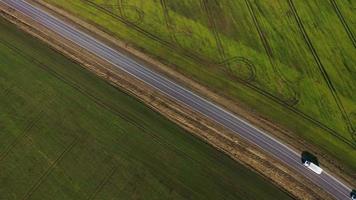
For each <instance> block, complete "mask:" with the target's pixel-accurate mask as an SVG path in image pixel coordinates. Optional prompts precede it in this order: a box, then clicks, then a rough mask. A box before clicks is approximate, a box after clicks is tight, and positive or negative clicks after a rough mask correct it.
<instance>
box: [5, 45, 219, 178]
mask: <svg viewBox="0 0 356 200" xmlns="http://www.w3.org/2000/svg"><path fill="white" fill-rule="evenodd" d="M0 42H3V41H2V40H1V39H0ZM6 44H7V45H9V46H8V47H9V48H11V49H12V50H13V51H14V52H17V53H18V55H20V56H22V57H23V58H25V59H26V60H27V61H28V62H31V63H33V64H35V66H37V67H39V68H41V69H42V70H44V71H46V72H48V73H49V74H50V75H52V76H54V77H55V78H57V79H58V80H60V81H62V82H63V83H65V84H67V85H68V86H70V87H72V88H73V89H75V90H76V91H78V92H79V93H81V94H82V95H84V96H86V97H88V98H89V99H90V100H92V101H93V102H94V103H95V104H96V105H98V106H100V107H101V108H103V109H105V110H106V111H108V112H110V113H112V114H113V115H114V116H116V117H119V118H121V119H122V120H124V121H125V122H127V123H129V124H131V125H132V126H134V127H136V128H138V129H139V130H141V131H142V132H143V133H145V134H147V135H149V136H150V137H151V138H152V139H153V141H154V142H156V143H157V144H160V145H162V146H163V147H165V148H166V149H170V150H172V151H173V152H176V153H177V154H178V155H181V156H183V157H186V158H188V159H189V160H191V161H193V162H195V163H197V164H199V165H201V166H203V164H202V163H201V162H199V161H197V160H195V159H194V158H193V157H191V156H190V155H189V154H187V153H185V152H184V151H182V150H180V149H179V147H177V146H175V145H174V144H171V143H168V142H167V141H166V140H164V139H162V137H161V136H159V135H157V134H155V133H154V131H151V130H150V129H149V127H150V126H149V125H147V126H144V125H143V124H142V123H139V122H135V119H133V118H131V117H130V116H128V115H126V114H123V113H122V112H120V111H118V110H117V109H116V108H115V106H113V105H110V104H107V103H105V102H103V101H101V100H100V99H99V98H97V97H96V96H95V95H93V94H91V93H90V92H88V91H86V90H85V89H83V88H81V87H80V86H79V85H78V84H77V83H75V82H73V81H71V80H68V79H66V78H64V77H63V76H61V75H60V74H59V73H57V72H56V71H54V70H52V69H51V68H50V67H49V66H47V65H45V64H44V63H42V62H41V61H38V60H37V59H36V58H34V57H31V56H29V55H27V54H25V53H23V52H22V51H21V50H20V49H18V48H16V47H14V46H12V45H11V44H9V43H6ZM50 48H52V47H50ZM54 50H55V49H54ZM55 51H56V50H55ZM56 52H57V51H56ZM58 53H60V52H58ZM122 92H123V91H122ZM124 93H125V94H126V95H130V94H128V93H126V92H124ZM153 112H156V111H154V110H153ZM207 169H210V171H207V172H209V173H211V172H215V173H217V174H220V172H219V171H217V170H214V169H212V168H209V167H206V168H204V170H203V171H206V170H207Z"/></svg>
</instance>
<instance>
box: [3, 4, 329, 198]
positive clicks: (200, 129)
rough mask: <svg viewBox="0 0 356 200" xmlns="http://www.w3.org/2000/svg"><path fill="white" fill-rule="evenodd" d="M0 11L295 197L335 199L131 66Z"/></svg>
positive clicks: (240, 111) (257, 121) (70, 18)
mask: <svg viewBox="0 0 356 200" xmlns="http://www.w3.org/2000/svg"><path fill="white" fill-rule="evenodd" d="M36 2H37V3H43V2H42V1H37V0H36ZM41 5H42V6H45V7H46V8H47V9H48V10H50V11H51V12H53V14H55V13H57V14H56V15H57V16H58V17H61V18H63V19H66V20H67V21H68V22H70V23H74V22H75V23H74V24H76V26H78V27H79V28H83V27H86V28H87V30H90V31H93V33H95V34H98V37H99V38H100V39H103V40H104V41H106V42H112V43H109V44H111V45H113V46H115V47H118V48H125V50H127V51H128V52H129V53H132V54H133V55H134V56H137V57H139V58H140V59H144V61H145V62H148V63H149V64H150V66H152V67H153V68H154V69H156V70H158V71H160V72H163V73H164V74H166V75H167V76H169V77H171V78H174V79H175V80H177V81H178V82H180V83H184V85H185V86H187V87H189V88H191V89H193V90H194V91H198V92H199V93H200V94H202V95H204V96H206V97H209V99H212V100H213V101H215V102H219V103H221V104H222V105H224V106H226V107H229V108H232V109H233V111H234V112H236V113H238V114H239V115H243V116H246V117H245V118H246V119H248V120H250V121H252V122H253V123H255V124H258V125H261V126H260V127H263V128H264V127H265V126H266V128H265V129H266V130H267V131H275V129H276V130H279V128H278V127H277V126H275V125H273V124H270V123H269V122H268V121H263V120H262V119H260V118H255V117H254V115H251V114H249V112H248V111H245V110H243V109H242V108H240V107H239V106H237V105H236V104H235V103H232V102H231V101H229V100H227V99H225V98H223V97H219V96H217V95H215V94H214V93H213V92H211V91H209V90H208V89H207V88H205V87H203V86H200V85H198V84H197V83H195V82H193V81H191V80H189V79H187V78H185V77H184V76H182V75H180V74H177V73H176V72H174V71H173V70H170V69H169V68H168V67H166V66H164V65H163V64H161V63H159V62H158V61H156V60H154V59H152V58H150V57H148V56H146V55H145V54H143V53H141V52H139V51H137V50H135V49H134V48H133V47H131V46H128V45H127V44H125V43H124V42H121V41H117V40H114V39H112V38H111V37H110V36H109V35H107V34H105V33H103V32H101V31H100V30H98V29H96V28H95V27H94V26H91V25H89V24H87V23H86V22H84V21H81V20H78V19H76V18H75V17H73V16H71V15H70V14H68V13H65V12H63V11H62V10H58V9H56V8H55V7H52V6H51V5H48V4H45V3H43V4H41ZM0 14H1V16H3V17H5V18H6V19H8V20H9V21H11V22H12V23H14V24H16V25H17V26H19V27H20V28H21V29H23V30H25V31H27V32H28V33H30V34H31V35H33V36H35V37H37V38H39V39H41V40H43V41H45V42H46V43H48V44H49V45H50V46H51V47H52V48H53V49H55V50H56V51H58V52H59V53H61V54H63V55H65V56H67V57H69V58H71V59H72V60H73V61H75V62H77V63H79V64H81V66H83V67H85V68H86V69H88V70H90V71H92V72H93V73H95V74H96V75H98V76H99V77H100V78H102V79H105V80H106V81H107V82H109V83H110V84H112V85H113V86H116V87H118V88H120V89H121V90H123V91H125V92H127V93H128V94H130V95H133V96H135V97H136V98H138V99H139V100H140V101H142V102H143V103H145V104H146V105H147V106H149V107H150V108H152V109H153V110H155V111H157V112H159V113H161V114H162V115H164V116H166V117H167V118H168V119H170V120H171V121H173V122H175V123H177V124H178V125H180V126H181V127H183V128H184V129H186V130H188V131H189V132H190V133H192V134H194V135H195V136H197V137H199V138H201V139H203V140H204V141H206V142H207V143H209V144H210V145H212V146H214V147H216V148H217V149H218V150H220V151H222V152H224V153H226V154H227V155H229V156H230V157H231V158H233V159H234V160H236V161H238V162H240V163H242V164H243V165H245V166H247V167H249V168H250V169H252V170H254V171H256V172H257V173H259V174H261V175H262V176H264V177H265V178H266V179H269V180H270V181H271V182H272V183H274V184H276V185H277V186H279V187H280V188H281V189H283V190H285V191H287V192H289V193H290V194H291V195H293V196H294V197H295V198H297V199H332V198H331V197H330V196H329V195H328V194H327V193H325V192H324V191H323V190H321V189H320V188H318V187H316V186H315V185H314V184H313V183H311V182H310V181H309V180H307V179H306V178H304V177H303V176H301V175H299V174H298V173H296V172H295V171H294V170H293V169H290V168H289V167H287V166H285V165H284V164H282V163H281V162H279V161H278V160H276V159H274V158H272V157H270V156H269V155H267V154H266V153H264V152H263V151H261V150H260V149H259V148H257V147H256V146H254V145H251V144H250V143H248V142H247V141H244V140H243V139H241V138H239V137H238V136H237V135H236V134H234V133H232V132H231V131H229V130H227V129H226V128H224V127H222V126H220V125H219V124H217V123H214V122H213V121H211V120H210V119H208V118H206V117H205V116H203V115H201V114H199V113H195V112H193V111H192V110H190V109H188V108H186V107H185V106H183V105H181V104H180V103H178V102H175V101H173V100H172V99H170V98H168V97H166V96H165V95H163V94H161V93H159V92H157V91H156V90H155V89H153V88H151V87H150V86H148V85H147V84H145V83H143V82H141V81H140V80H137V79H136V78H134V77H132V76H130V75H128V74H126V73H125V72H122V71H120V70H118V69H117V68H115V67H113V66H112V65H111V64H110V63H108V62H106V61H104V60H102V59H100V58H98V57H96V56H95V55H93V54H91V53H90V52H87V51H86V50H84V49H81V48H79V47H78V46H76V45H75V44H73V43H71V42H70V41H67V40H65V39H64V38H61V37H60V36H59V35H57V34H56V33H54V32H51V31H49V30H47V29H46V28H44V27H42V26H41V25H39V24H37V23H36V22H34V21H32V20H31V19H29V18H27V17H26V16H24V15H21V14H20V13H18V12H16V11H15V10H13V9H10V8H8V7H7V6H5V5H3V4H1V3H0ZM58 14H59V15H58ZM289 139H290V138H289Z"/></svg>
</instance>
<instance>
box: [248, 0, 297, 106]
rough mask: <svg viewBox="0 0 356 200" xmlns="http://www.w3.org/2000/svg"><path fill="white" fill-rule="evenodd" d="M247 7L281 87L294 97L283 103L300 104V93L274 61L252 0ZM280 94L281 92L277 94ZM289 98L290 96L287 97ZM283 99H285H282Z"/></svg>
mask: <svg viewBox="0 0 356 200" xmlns="http://www.w3.org/2000/svg"><path fill="white" fill-rule="evenodd" d="M245 3H246V6H247V8H248V11H249V13H250V16H251V18H252V21H253V23H254V26H255V28H256V30H257V32H258V35H259V38H260V41H261V42H262V45H263V47H264V49H265V52H266V54H267V57H268V60H269V63H270V64H271V66H272V68H273V71H274V72H275V73H276V74H277V75H278V78H280V79H281V80H282V82H283V83H284V84H282V85H280V86H282V87H285V88H286V89H287V90H289V91H290V92H292V94H293V95H292V96H291V97H290V99H288V98H287V99H281V100H282V101H285V102H286V104H288V105H289V106H295V105H296V104H298V102H299V96H300V95H299V94H298V92H297V91H296V90H295V89H294V88H293V87H292V86H291V84H292V83H291V82H290V81H288V80H287V78H286V77H285V76H284V75H283V74H282V72H281V71H280V70H279V69H278V67H277V66H276V63H275V61H274V55H273V50H272V48H271V46H270V44H269V42H268V39H267V38H266V36H265V34H264V31H263V30H262V28H261V25H260V22H259V21H258V17H257V16H256V14H255V11H254V9H253V6H252V4H251V1H250V0H245ZM277 93H279V92H277ZM280 95H282V96H283V95H284V94H280ZM282 96H281V97H282ZM287 96H289V95H287ZM282 98H283V97H282Z"/></svg>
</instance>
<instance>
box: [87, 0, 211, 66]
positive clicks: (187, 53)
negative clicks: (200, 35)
mask: <svg viewBox="0 0 356 200" xmlns="http://www.w3.org/2000/svg"><path fill="white" fill-rule="evenodd" d="M80 1H82V2H83V3H86V4H87V5H89V6H91V7H93V8H96V9H97V10H99V11H101V12H103V13H105V14H107V15H109V16H111V17H113V18H114V19H116V20H118V21H119V22H121V23H123V24H125V25H126V26H127V27H129V28H131V29H133V30H135V31H137V32H139V33H141V34H143V35H144V36H146V37H147V38H149V39H151V40H153V41H156V42H158V43H160V44H162V45H164V46H166V47H168V48H170V49H172V50H174V51H176V52H178V53H179V54H182V55H184V57H187V58H190V59H192V60H194V61H196V62H198V63H202V64H206V65H209V66H210V65H212V63H211V62H209V61H207V60H205V59H204V58H201V57H200V56H199V55H198V54H196V53H194V52H192V51H187V50H186V49H181V48H179V47H177V45H175V44H172V43H170V42H168V41H166V40H163V39H161V38H160V37H159V36H157V35H155V34H153V33H150V32H148V31H146V30H144V29H143V28H141V27H139V26H137V25H136V24H134V23H132V22H130V21H128V20H126V19H125V18H123V17H121V16H119V15H116V14H114V13H112V12H110V11H109V10H107V9H105V8H103V7H102V6H100V5H98V4H96V3H94V2H92V1H91V0H80ZM101 30H102V31H104V32H106V33H108V32H107V31H105V30H103V29H101ZM108 34H109V35H112V34H110V33H108Z"/></svg>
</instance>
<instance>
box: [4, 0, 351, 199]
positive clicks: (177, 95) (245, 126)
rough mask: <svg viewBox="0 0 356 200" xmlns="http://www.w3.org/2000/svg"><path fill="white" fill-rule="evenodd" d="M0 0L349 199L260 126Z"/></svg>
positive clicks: (26, 7)
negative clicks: (259, 127)
mask: <svg viewBox="0 0 356 200" xmlns="http://www.w3.org/2000/svg"><path fill="white" fill-rule="evenodd" d="M0 2H3V3H5V4H7V5H8V6H10V7H12V8H13V9H15V10H17V11H19V12H21V13H23V14H25V15H27V16H28V17H30V18H32V19H33V20H35V21H37V22H38V23H40V24H42V25H43V26H45V27H47V28H48V29H50V30H52V31H54V32H56V33H57V34H59V35H61V36H62V37H63V38H65V39H68V40H70V41H72V42H73V43H75V44H77V45H78V46H80V47H82V48H84V49H86V50H88V51H89V52H92V53H93V54H95V55H97V56H99V57H100V58H102V59H104V60H106V61H108V62H110V63H112V64H113V65H114V66H116V67H117V68H119V69H121V70H123V71H125V72H127V73H128V74H131V75H132V76H134V77H136V78H138V79H140V80H142V81H144V82H145V83H147V84H149V85H151V86H152V87H154V88H156V89H157V90H158V91H160V92H162V93H164V94H166V95H167V96H169V97H170V98H172V99H175V100H177V101H180V102H181V103H183V104H185V105H186V106H188V107H190V108H191V109H193V110H195V111H197V112H200V113H201V114H203V115H205V116H207V117H209V118H210V119H212V120H214V121H216V122H217V123H219V124H221V125H223V126H225V127H226V128H228V129H230V130H232V131H233V132H234V133H236V134H238V135H239V136H241V137H242V138H244V139H246V140H248V141H249V142H251V143H253V144H255V145H257V146H258V147H260V148H261V149H263V150H264V151H266V152H268V153H270V154H271V155H273V156H274V157H276V158H277V159H279V160H281V161H282V162H284V163H285V164H287V165H288V166H290V167H291V168H293V169H295V170H296V171H297V172H299V173H300V174H303V175H304V176H305V177H307V178H308V179H310V180H311V181H312V182H314V183H315V184H316V185H318V186H320V187H321V188H323V189H324V190H325V191H327V192H328V193H330V194H331V195H332V196H334V197H335V198H336V199H339V200H345V199H350V192H351V188H349V187H348V186H346V185H345V184H343V183H341V182H340V181H339V180H338V179H337V178H336V177H333V176H331V175H330V174H329V173H327V172H325V171H324V172H323V173H322V174H321V175H317V174H315V173H314V172H312V171H310V170H309V169H307V168H305V167H304V166H303V165H302V163H301V156H300V154H299V153H297V152H295V151H293V150H292V149H290V148H289V147H287V146H286V145H284V144H282V143H281V142H280V141H278V140H276V139H274V138H273V137H271V136H270V135H268V133H266V132H264V131H262V130H259V129H258V128H256V127H254V126H253V125H251V124H249V123H248V122H246V121H244V120H243V119H241V118H239V117H238V116H235V115H234V114H232V113H231V112H229V111H227V110H225V109H223V108H222V107H220V106H218V105H216V104H214V103H212V102H209V101H208V100H206V99H204V98H202V97H200V96H198V95H196V94H194V93H193V92H191V91H189V90H187V89H185V88H183V87H181V86H179V85H178V84H177V83H174V82H173V81H170V80H168V79H167V78H165V77H163V76H162V75H160V74H159V73H157V72H154V71H152V70H150V69H149V68H148V67H146V66H144V65H142V64H140V63H138V62H136V61H135V60H133V59H132V58H130V57H128V56H126V55H124V54H122V53H120V52H119V51H118V50H115V49H112V48H110V47H109V46H107V45H105V44H104V43H102V42H100V41H98V40H97V39H95V38H93V37H91V36H89V35H87V34H85V33H84V32H82V31H80V30H78V29H77V28H75V27H74V26H71V25H70V24H67V23H66V22H64V21H61V20H59V19H58V18H55V17H54V16H52V15H51V14H49V13H47V12H45V11H43V10H41V9H40V8H37V7H35V6H33V5H31V4H29V3H27V2H26V1H23V0H0Z"/></svg>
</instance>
